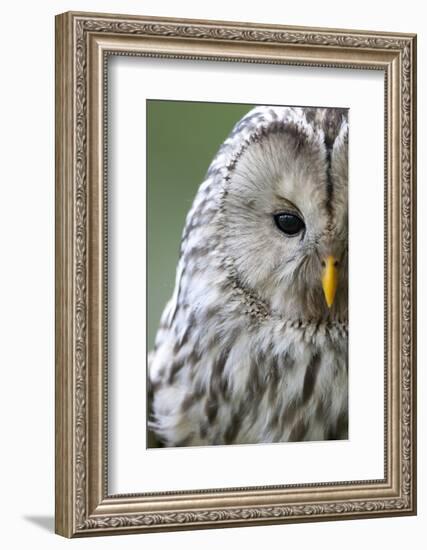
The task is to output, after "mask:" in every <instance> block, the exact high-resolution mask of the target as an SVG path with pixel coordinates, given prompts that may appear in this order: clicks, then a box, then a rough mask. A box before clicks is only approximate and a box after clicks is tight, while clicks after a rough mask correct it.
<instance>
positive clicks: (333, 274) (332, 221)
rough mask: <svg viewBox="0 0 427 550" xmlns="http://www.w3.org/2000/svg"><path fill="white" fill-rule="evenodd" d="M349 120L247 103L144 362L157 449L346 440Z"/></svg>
mask: <svg viewBox="0 0 427 550" xmlns="http://www.w3.org/2000/svg"><path fill="white" fill-rule="evenodd" d="M347 151H348V117H347V111H346V110H344V109H333V108H290V107H271V106H265V107H257V108H255V109H253V110H252V111H250V112H249V113H248V114H247V115H246V116H245V117H244V118H243V119H242V120H241V121H240V122H238V123H237V124H236V126H235V127H234V129H233V130H232V132H231V134H230V135H229V137H228V138H227V140H226V141H225V142H224V143H223V145H222V146H221V147H220V149H219V152H218V153H217V155H216V157H215V158H214V160H213V162H212V164H211V165H210V167H209V170H208V172H207V175H206V179H205V181H204V182H203V183H202V184H201V186H200V188H199V190H198V192H197V195H196V197H195V200H194V203H193V206H192V208H191V210H190V212H189V214H188V216H187V220H186V224H185V228H184V232H183V236H182V243H181V251H180V260H179V264H178V267H177V274H176V285H175V290H174V293H173V296H172V298H171V299H170V301H169V302H168V304H167V306H166V308H165V310H164V312H163V315H162V318H161V322H160V327H159V329H158V333H157V336H156V341H155V348H154V351H153V352H152V353H151V354H150V357H149V376H148V379H149V408H150V417H149V428H150V430H152V432H153V433H154V434H155V436H156V437H157V439H158V440H159V441H160V442H161V444H162V445H165V446H186V445H223V444H236V443H271V442H279V441H308V440H326V439H346V438H347V437H348V435H347V434H348V361H347V347H348V345H347V342H348V321H347V318H348V297H347V287H348V228H347V217H348V215H347V212H348V208H347V187H348V186H347V181H348V166H347V165H348V154H347Z"/></svg>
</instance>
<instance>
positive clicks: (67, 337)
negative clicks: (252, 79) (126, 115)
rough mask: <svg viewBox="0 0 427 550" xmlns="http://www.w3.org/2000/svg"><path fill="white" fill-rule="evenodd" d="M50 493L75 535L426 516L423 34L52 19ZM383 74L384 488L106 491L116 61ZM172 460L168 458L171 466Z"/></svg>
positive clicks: (76, 16)
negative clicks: (419, 265)
mask: <svg viewBox="0 0 427 550" xmlns="http://www.w3.org/2000/svg"><path fill="white" fill-rule="evenodd" d="M55 47H56V385H55V402H56V414H55V432H56V451H55V452H56V464H55V468H56V489H55V501H56V504H55V530H56V533H58V534H60V535H62V536H65V537H82V536H94V535H109V534H125V533H143V532H153V531H154V532H155V531H172V530H181V529H202V528H218V527H235V526H251V525H265V524H277V523H290V522H304V521H326V520H343V519H356V518H374V517H385V516H403V515H414V514H415V513H416V186H415V183H416V36H415V35H413V34H402V33H384V32H367V31H355V30H338V29H317V28H316V29H314V28H306V27H286V26H279V25H265V24H262V25H260V24H254V23H237V22H223V21H197V20H180V19H167V18H155V17H144V16H141V17H139V16H134V15H132V16H127V15H126V16H125V15H111V14H91V13H78V12H67V13H65V14H61V15H58V16H57V17H56V44H55ZM111 56H124V57H127V56H132V57H133V56H136V57H141V58H150V59H189V60H197V61H199V62H200V63H203V64H205V63H206V64H209V63H213V62H215V61H224V62H227V63H229V62H230V63H248V64H250V68H251V70H253V71H255V72H256V70H257V67H258V66H259V65H263V64H271V66H272V67H273V68H275V67H280V66H297V67H301V68H304V67H307V68H309V67H315V68H340V69H341V68H345V69H347V70H350V71H351V70H359V69H363V70H367V71H380V72H381V73H382V74H383V75H384V113H383V115H384V127H385V132H384V133H385V139H384V190H385V204H384V232H385V240H384V253H385V262H384V281H385V299H384V329H385V341H384V352H385V361H384V476H383V477H382V478H379V479H366V480H352V479H349V480H346V481H336V482H335V481H330V482H314V483H313V482H308V483H297V484H279V485H277V484H274V485H267V486H265V485H264V486H252V485H250V486H245V487H239V488H236V487H235V486H233V485H231V486H230V487H226V488H224V489H221V488H215V489H209V488H208V487H206V486H205V487H200V488H198V489H196V490H182V491H177V490H169V491H168V490H166V491H159V492H144V493H138V492H136V491H135V492H131V493H126V494H110V492H109V490H108V462H109V457H108V454H109V442H108V435H109V434H108V413H109V410H108V376H107V374H108V371H107V358H108V337H107V335H108V334H107V324H108V315H107V305H108V303H107V302H108V300H107V298H108V296H107V292H108V287H107V278H106V271H107V270H108V267H107V265H108V261H109V259H108V246H107V219H106V217H107V210H106V204H107V198H108V197H107V196H106V194H107V191H108V188H107V185H106V181H107V178H108V158H107V157H108V108H107V107H108V105H107V101H108V74H107V73H108V71H107V67H108V59H109V57H111ZM171 460H172V459H171Z"/></svg>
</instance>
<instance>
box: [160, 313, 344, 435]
mask: <svg viewBox="0 0 427 550" xmlns="http://www.w3.org/2000/svg"><path fill="white" fill-rule="evenodd" d="M212 328H213V327H211V329H212ZM216 329H217V330H206V329H205V330H203V329H202V328H199V327H198V326H197V325H193V326H192V328H190V329H189V330H187V334H185V335H184V336H185V337H184V338H183V339H182V341H181V342H180V343H177V341H176V340H175V339H174V338H172V339H171V338H166V339H164V340H163V342H162V344H161V346H160V348H159V349H158V350H157V352H156V356H155V360H154V364H153V365H152V366H151V373H152V376H151V378H152V383H153V384H154V386H155V397H154V400H153V424H152V427H153V428H154V429H155V431H156V433H157V435H158V436H159V437H160V439H161V440H162V441H163V443H164V444H166V445H169V446H184V445H186V446H187V445H224V444H237V443H274V442H284V441H316V440H317V441H321V440H327V439H346V438H347V434H348V419H347V410H348V403H347V382H348V380H347V376H348V374H347V371H348V369H347V328H346V325H345V324H343V323H338V322H333V323H329V324H328V323H322V324H319V323H301V322H293V323H291V322H286V321H281V320H266V321H264V322H261V323H260V322H256V323H251V322H248V321H247V320H244V321H241V322H240V323H239V322H237V323H235V325H234V329H233V330H231V331H228V333H227V334H225V333H222V332H221V330H219V327H218V326H217V327H216ZM169 336H170V334H169ZM202 348H203V349H204V350H205V353H204V354H201V353H200V352H199V349H202ZM172 354H173V356H174V360H173V361H172V362H171V361H170V360H169V358H170V357H171V355H172ZM162 358H164V360H162Z"/></svg>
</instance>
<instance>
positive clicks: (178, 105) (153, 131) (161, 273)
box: [147, 100, 253, 350]
mask: <svg viewBox="0 0 427 550" xmlns="http://www.w3.org/2000/svg"><path fill="white" fill-rule="evenodd" d="M252 107H253V105H248V104H231V103H203V102H192V101H159V100H148V101H147V302H148V310H147V327H148V330H147V338H148V342H147V346H148V350H150V349H152V348H153V345H154V339H155V336H156V331H157V328H158V325H159V320H160V316H161V314H162V311H163V308H164V306H165V305H166V302H167V301H168V300H169V298H170V297H171V296H172V292H173V289H174V284H175V272H176V266H177V262H178V257H179V246H180V242H181V234H182V230H183V228H184V222H185V218H186V215H187V212H188V211H189V209H190V208H191V204H192V202H193V199H194V196H195V194H196V192H197V189H198V187H199V185H200V184H201V183H202V181H203V179H204V177H205V174H206V171H207V169H208V167H209V165H210V163H211V161H212V159H213V157H214V156H215V154H216V153H217V151H218V149H219V147H220V145H221V143H222V142H223V141H224V140H225V139H226V137H227V136H228V134H229V133H230V131H231V129H232V128H233V126H234V124H235V123H236V122H237V121H238V120H240V119H241V118H242V116H244V115H245V114H246V113H247V112H248V111H250V110H251V109H252Z"/></svg>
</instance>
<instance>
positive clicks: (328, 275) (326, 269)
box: [322, 256, 338, 308]
mask: <svg viewBox="0 0 427 550" xmlns="http://www.w3.org/2000/svg"><path fill="white" fill-rule="evenodd" d="M322 265H323V273H322V287H323V292H324V294H325V299H326V303H327V304H328V308H331V306H332V304H333V303H334V300H335V293H336V291H337V286H338V269H337V266H338V261H337V260H336V258H335V257H334V256H328V257H327V258H326V260H324V261H323V262H322Z"/></svg>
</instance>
